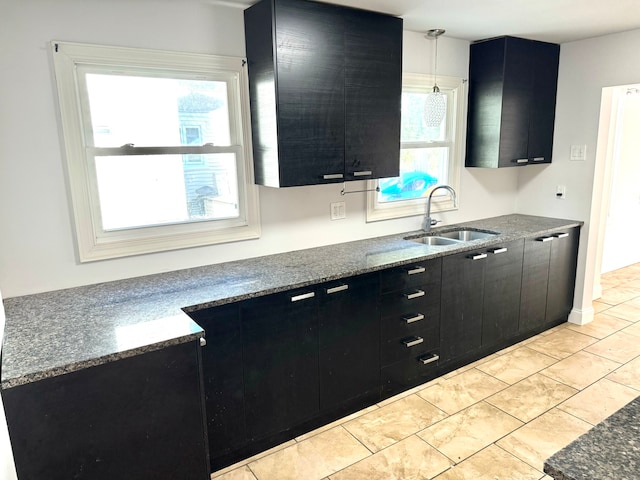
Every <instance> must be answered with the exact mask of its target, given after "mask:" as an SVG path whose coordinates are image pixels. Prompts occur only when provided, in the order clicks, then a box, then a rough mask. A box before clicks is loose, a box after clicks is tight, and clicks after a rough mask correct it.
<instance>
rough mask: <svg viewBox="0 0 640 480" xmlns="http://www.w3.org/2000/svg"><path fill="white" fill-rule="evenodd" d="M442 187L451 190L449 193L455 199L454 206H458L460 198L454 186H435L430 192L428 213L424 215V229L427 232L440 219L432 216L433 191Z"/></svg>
mask: <svg viewBox="0 0 640 480" xmlns="http://www.w3.org/2000/svg"><path fill="white" fill-rule="evenodd" d="M441 188H444V189H445V190H449V193H451V198H452V199H453V206H454V207H457V206H458V198H457V197H456V191H455V190H454V189H453V188H452V187H450V186H449V185H436V186H435V187H433V189H432V190H431V192H430V193H429V199H428V200H427V214H426V216H425V217H424V222H423V224H422V229H423V230H424V231H425V232H428V231H430V230H431V227H433V226H434V225H435V224H436V223H438V221H439V220H436V219H435V218H431V197H432V196H433V193H434V192H435V191H436V190H439V189H441Z"/></svg>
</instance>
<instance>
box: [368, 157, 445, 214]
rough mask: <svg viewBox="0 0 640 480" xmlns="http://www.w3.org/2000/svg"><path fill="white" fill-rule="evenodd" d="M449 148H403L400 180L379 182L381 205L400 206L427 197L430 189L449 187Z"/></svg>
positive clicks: (390, 179) (391, 179)
mask: <svg viewBox="0 0 640 480" xmlns="http://www.w3.org/2000/svg"><path fill="white" fill-rule="evenodd" d="M448 165H449V148H448V147H438V148H403V149H402V150H400V176H399V177H396V178H386V179H382V180H380V182H379V185H380V192H379V193H378V202H380V203H384V202H396V201H400V200H411V199H415V198H420V197H424V196H426V195H427V191H428V189H429V188H430V187H432V186H434V185H436V184H438V183H446V182H447V177H448Z"/></svg>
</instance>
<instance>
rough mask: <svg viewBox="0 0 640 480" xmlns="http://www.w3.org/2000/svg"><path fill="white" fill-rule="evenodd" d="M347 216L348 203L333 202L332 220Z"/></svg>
mask: <svg viewBox="0 0 640 480" xmlns="http://www.w3.org/2000/svg"><path fill="white" fill-rule="evenodd" d="M343 218H347V205H346V203H345V202H333V203H331V220H341V219H343Z"/></svg>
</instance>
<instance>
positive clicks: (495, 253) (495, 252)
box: [489, 247, 507, 255]
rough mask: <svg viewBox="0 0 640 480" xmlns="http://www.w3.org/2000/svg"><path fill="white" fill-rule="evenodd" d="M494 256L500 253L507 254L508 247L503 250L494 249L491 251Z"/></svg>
mask: <svg viewBox="0 0 640 480" xmlns="http://www.w3.org/2000/svg"><path fill="white" fill-rule="evenodd" d="M489 251H490V252H491V253H493V254H494V255H498V254H499V253H505V252H506V251H507V247H502V248H494V249H493V250H489Z"/></svg>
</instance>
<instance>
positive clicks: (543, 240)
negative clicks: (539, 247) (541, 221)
mask: <svg viewBox="0 0 640 480" xmlns="http://www.w3.org/2000/svg"><path fill="white" fill-rule="evenodd" d="M551 240H553V237H540V238H536V242H550V241H551Z"/></svg>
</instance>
